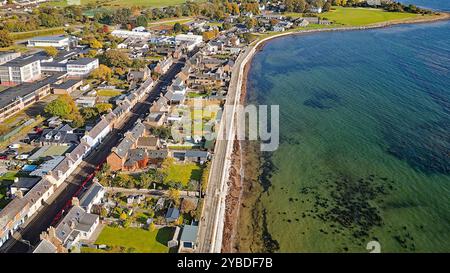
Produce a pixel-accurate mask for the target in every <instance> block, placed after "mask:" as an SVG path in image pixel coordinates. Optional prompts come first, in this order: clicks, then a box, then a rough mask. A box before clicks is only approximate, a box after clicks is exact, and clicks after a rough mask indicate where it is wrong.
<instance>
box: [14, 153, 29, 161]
mask: <svg viewBox="0 0 450 273" xmlns="http://www.w3.org/2000/svg"><path fill="white" fill-rule="evenodd" d="M28 157H30V155H29V154H21V155H18V156H16V159H19V160H25V159H28Z"/></svg>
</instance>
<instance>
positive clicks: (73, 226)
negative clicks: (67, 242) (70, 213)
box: [70, 220, 77, 229]
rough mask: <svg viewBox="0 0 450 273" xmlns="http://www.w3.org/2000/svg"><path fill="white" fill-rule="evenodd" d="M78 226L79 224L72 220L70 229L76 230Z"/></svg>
mask: <svg viewBox="0 0 450 273" xmlns="http://www.w3.org/2000/svg"><path fill="white" fill-rule="evenodd" d="M76 226H77V223H76V221H75V220H70V228H71V229H74V228H75V227H76Z"/></svg>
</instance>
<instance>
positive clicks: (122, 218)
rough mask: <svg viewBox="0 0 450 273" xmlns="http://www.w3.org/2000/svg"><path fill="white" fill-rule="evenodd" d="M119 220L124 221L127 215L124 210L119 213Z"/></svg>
mask: <svg viewBox="0 0 450 273" xmlns="http://www.w3.org/2000/svg"><path fill="white" fill-rule="evenodd" d="M119 218H120V220H122V221H125V220H127V218H128V215H127V214H126V213H125V212H122V213H121V214H120V217H119Z"/></svg>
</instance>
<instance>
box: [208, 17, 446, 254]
mask: <svg viewBox="0 0 450 273" xmlns="http://www.w3.org/2000/svg"><path fill="white" fill-rule="evenodd" d="M445 20H450V13H446V12H441V13H440V14H438V15H435V16H433V17H427V18H412V19H405V20H395V21H388V22H383V23H376V24H371V25H366V26H352V27H345V26H342V27H330V28H320V29H305V30H292V31H287V32H283V33H279V34H274V35H272V36H268V37H264V38H262V39H260V40H256V41H254V42H253V43H251V44H250V45H249V46H248V48H247V49H246V50H245V51H244V53H242V54H241V56H240V57H242V58H240V59H241V60H242V61H240V62H236V64H237V65H238V66H239V67H237V68H235V71H236V72H238V79H237V80H236V81H232V82H231V83H230V88H229V90H233V91H234V92H232V94H233V95H234V96H235V97H234V98H233V99H232V101H233V102H234V103H235V104H237V103H241V104H245V97H246V91H247V90H246V82H247V76H248V72H249V70H250V63H251V60H252V59H253V56H254V55H255V53H256V52H257V51H259V50H261V49H262V47H263V46H264V44H265V43H266V42H268V41H270V40H272V39H276V38H279V37H284V36H288V35H303V34H309V33H318V32H331V31H352V30H368V29H377V28H386V27H390V26H395V25H402V24H421V23H432V22H437V21H445ZM227 100H228V98H227ZM235 114H236V113H233V117H232V124H233V123H234V122H235V120H234V117H235ZM221 126H222V125H221ZM232 134H233V136H235V131H234V130H233V132H232ZM230 139H234V137H233V138H228V141H227V142H229V143H228V145H226V146H227V147H226V148H225V154H226V155H225V160H224V161H222V163H224V164H223V165H222V167H223V174H222V176H221V181H220V183H219V185H220V188H219V189H220V190H219V189H217V190H219V191H220V195H222V196H223V195H224V194H225V195H226V197H225V198H220V201H219V202H218V204H217V205H218V207H217V208H215V214H216V217H215V221H214V223H213V225H212V226H210V228H212V229H215V230H214V231H213V234H214V235H215V236H213V237H214V238H213V239H212V240H211V242H210V243H211V244H210V245H209V249H208V251H207V252H233V251H234V249H235V248H234V244H235V241H234V239H235V237H236V232H237V228H238V226H239V211H240V206H241V204H242V196H243V189H244V185H242V184H243V181H244V179H243V177H242V175H243V173H244V170H243V169H242V166H243V164H242V162H244V161H245V158H244V157H245V153H243V152H242V145H241V144H240V143H239V141H237V140H234V141H231V140H230ZM219 156H220V155H219ZM219 156H218V155H217V154H216V157H219ZM214 160H215V159H214ZM214 160H213V161H214ZM216 165H217V164H216ZM208 186H209V185H208ZM216 193H217V192H216ZM217 194H218V193H217ZM210 213H211V212H210ZM200 238H202V236H200ZM200 241H201V240H200ZM206 250H207V249H205V248H202V249H201V250H200V251H201V252H203V251H206Z"/></svg>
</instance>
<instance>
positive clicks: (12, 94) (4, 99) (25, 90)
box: [0, 73, 64, 108]
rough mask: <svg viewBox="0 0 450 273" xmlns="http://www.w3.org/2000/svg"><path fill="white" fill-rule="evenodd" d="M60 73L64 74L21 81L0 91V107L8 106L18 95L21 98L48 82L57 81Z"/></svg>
mask: <svg viewBox="0 0 450 273" xmlns="http://www.w3.org/2000/svg"><path fill="white" fill-rule="evenodd" d="M62 75H64V74H62V73H58V74H54V75H52V76H49V77H47V78H45V79H43V80H40V81H37V82H33V83H23V84H20V85H17V86H14V87H10V88H8V89H6V90H4V91H2V92H0V108H3V107H5V106H8V105H9V104H10V103H12V102H13V101H15V100H16V99H17V98H18V97H21V98H23V97H25V96H27V95H29V94H31V93H33V92H34V91H36V90H38V89H40V88H42V87H44V86H46V85H48V84H52V83H55V82H57V81H58V80H59V78H60V77H61V76H62Z"/></svg>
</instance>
